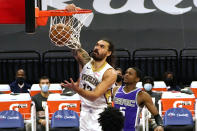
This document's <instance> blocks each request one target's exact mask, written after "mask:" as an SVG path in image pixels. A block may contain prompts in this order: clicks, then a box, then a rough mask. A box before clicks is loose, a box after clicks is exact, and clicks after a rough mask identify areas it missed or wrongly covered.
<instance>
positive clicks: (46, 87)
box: [41, 84, 49, 93]
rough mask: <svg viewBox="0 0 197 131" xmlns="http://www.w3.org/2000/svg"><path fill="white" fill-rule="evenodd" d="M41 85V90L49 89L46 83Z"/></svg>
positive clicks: (46, 90)
mask: <svg viewBox="0 0 197 131" xmlns="http://www.w3.org/2000/svg"><path fill="white" fill-rule="evenodd" d="M41 86H42V88H41V90H42V92H45V93H46V92H48V90H49V86H48V85H46V84H44V85H41Z"/></svg>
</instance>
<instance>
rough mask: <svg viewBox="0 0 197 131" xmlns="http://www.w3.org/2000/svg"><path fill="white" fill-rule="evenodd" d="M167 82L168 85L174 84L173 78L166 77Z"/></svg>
mask: <svg viewBox="0 0 197 131" xmlns="http://www.w3.org/2000/svg"><path fill="white" fill-rule="evenodd" d="M165 83H166V85H167V86H172V85H173V83H174V82H173V79H172V78H166V80H165Z"/></svg>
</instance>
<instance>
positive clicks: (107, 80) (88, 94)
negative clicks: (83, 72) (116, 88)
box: [62, 69, 117, 101]
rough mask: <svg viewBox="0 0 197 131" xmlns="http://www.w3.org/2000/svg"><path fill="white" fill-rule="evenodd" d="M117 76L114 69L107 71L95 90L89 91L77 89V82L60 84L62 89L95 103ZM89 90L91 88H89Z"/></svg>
mask: <svg viewBox="0 0 197 131" xmlns="http://www.w3.org/2000/svg"><path fill="white" fill-rule="evenodd" d="M116 77H117V74H116V72H115V70H114V69H108V70H107V71H106V72H105V73H104V75H103V80H102V82H100V83H99V84H98V85H97V87H96V89H95V90H92V91H89V90H85V89H83V88H80V87H79V82H74V81H73V80H72V79H71V83H69V82H68V81H65V84H62V86H63V87H69V88H72V89H73V90H74V91H75V92H77V93H78V94H79V95H81V96H82V97H84V98H86V99H88V100H90V101H95V100H96V99H97V98H99V97H100V96H102V95H103V94H104V93H105V92H106V91H107V90H108V89H109V88H110V87H111V86H112V85H113V84H114V83H115V81H116ZM90 88H91V87H90Z"/></svg>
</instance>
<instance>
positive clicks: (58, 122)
mask: <svg viewBox="0 0 197 131" xmlns="http://www.w3.org/2000/svg"><path fill="white" fill-rule="evenodd" d="M60 130H62V131H63V130H64V131H79V116H78V114H77V113H76V112H75V111H72V110H58V111H56V112H55V113H54V114H53V116H52V119H51V129H50V131H60Z"/></svg>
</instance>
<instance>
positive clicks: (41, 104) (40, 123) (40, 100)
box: [32, 76, 50, 131]
mask: <svg viewBox="0 0 197 131" xmlns="http://www.w3.org/2000/svg"><path fill="white" fill-rule="evenodd" d="M39 86H40V88H41V92H40V93H38V94H37V95H35V96H33V97H32V100H33V101H34V103H35V106H36V118H37V131H45V126H46V120H45V111H44V109H45V105H46V101H47V98H48V96H49V86H50V81H49V78H48V77H46V76H43V77H41V78H40V82H39Z"/></svg>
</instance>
